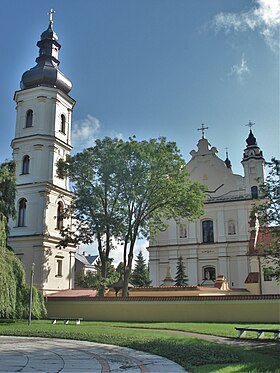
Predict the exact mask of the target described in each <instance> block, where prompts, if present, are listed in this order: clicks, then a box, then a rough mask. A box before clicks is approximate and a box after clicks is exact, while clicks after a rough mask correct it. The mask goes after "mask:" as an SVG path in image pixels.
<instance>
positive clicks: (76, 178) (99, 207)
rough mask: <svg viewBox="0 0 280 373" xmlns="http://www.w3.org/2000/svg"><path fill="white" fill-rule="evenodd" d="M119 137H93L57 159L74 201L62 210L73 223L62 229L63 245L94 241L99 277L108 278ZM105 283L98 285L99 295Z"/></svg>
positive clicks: (116, 213) (116, 225)
mask: <svg viewBox="0 0 280 373" xmlns="http://www.w3.org/2000/svg"><path fill="white" fill-rule="evenodd" d="M121 144H122V141H121V140H119V139H111V138H109V137H106V138H104V139H103V140H96V142H95V146H93V147H91V148H88V149H85V150H84V151H83V152H81V153H78V154H76V155H74V156H73V157H71V156H69V157H68V158H67V160H66V161H65V162H64V161H62V160H60V161H59V163H58V175H59V176H60V177H65V176H69V178H70V181H71V183H72V188H73V192H74V195H75V198H74V201H73V204H72V205H71V206H70V207H69V208H68V209H67V210H66V211H65V215H66V217H67V216H68V217H71V218H72V224H73V227H70V226H67V227H65V228H63V229H62V231H61V233H62V236H63V241H61V245H62V246H67V245H68V244H69V243H74V244H76V245H78V244H80V243H84V244H90V243H92V242H93V241H97V244H98V252H99V257H100V261H101V277H102V278H104V279H106V278H107V268H108V267H107V262H108V261H109V255H110V251H111V250H112V249H113V248H114V245H113V238H114V237H116V238H118V236H119V231H120V229H121V228H120V226H121V221H122V219H123V210H122V208H121V205H120V180H119V179H118V177H117V174H116V170H117V169H118V168H119V167H120V162H121V159H120V157H119V147H120V145H121ZM104 289H105V287H103V288H101V289H100V295H102V293H103V292H104Z"/></svg>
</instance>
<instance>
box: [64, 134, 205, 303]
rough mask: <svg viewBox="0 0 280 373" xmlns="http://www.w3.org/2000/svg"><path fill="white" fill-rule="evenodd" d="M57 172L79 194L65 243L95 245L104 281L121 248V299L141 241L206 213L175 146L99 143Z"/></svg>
mask: <svg viewBox="0 0 280 373" xmlns="http://www.w3.org/2000/svg"><path fill="white" fill-rule="evenodd" d="M58 169H59V175H60V176H61V177H63V176H65V175H69V176H70V180H71V181H72V183H73V190H74V193H75V202H74V205H73V207H72V210H71V215H72V218H73V222H74V224H75V227H74V230H72V231H71V229H70V227H69V228H67V229H64V232H62V234H63V235H64V242H65V243H66V244H67V242H69V241H72V242H76V243H79V242H83V243H91V242H92V241H93V240H94V239H96V240H97V243H98V250H99V255H100V259H101V263H102V277H104V278H106V262H107V261H108V258H109V253H110V251H111V249H112V248H113V247H114V246H113V242H115V243H121V244H122V245H123V268H124V274H123V281H124V287H123V293H122V294H123V296H127V294H128V281H129V276H130V273H131V269H132V262H133V250H134V246H135V242H136V240H137V238H141V237H146V238H148V237H152V236H153V235H154V233H155V232H156V231H158V230H160V229H161V230H164V229H166V226H167V221H168V220H169V219H172V218H174V219H179V218H188V219H189V220H193V219H196V218H198V217H199V216H200V215H201V214H202V212H203V200H204V187H203V186H202V185H201V184H199V183H198V182H194V181H191V180H190V179H189V178H188V174H187V171H186V164H185V161H184V160H183V158H182V156H181V154H180V151H179V150H178V148H177V146H176V144H175V143H174V142H167V141H166V139H165V138H159V139H151V140H149V141H140V142H139V141H136V139H135V138H131V139H129V141H122V140H119V139H110V138H105V139H104V140H97V141H96V143H95V146H94V147H93V148H89V149H86V150H84V151H83V152H82V153H78V154H77V155H75V156H74V157H69V158H68V159H67V161H66V162H63V161H60V163H59V167H58Z"/></svg>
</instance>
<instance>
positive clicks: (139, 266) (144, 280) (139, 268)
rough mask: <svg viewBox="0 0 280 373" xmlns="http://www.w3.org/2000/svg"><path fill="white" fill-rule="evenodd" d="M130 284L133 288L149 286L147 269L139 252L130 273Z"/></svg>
mask: <svg viewBox="0 0 280 373" xmlns="http://www.w3.org/2000/svg"><path fill="white" fill-rule="evenodd" d="M130 282H131V284H132V285H133V286H137V287H144V286H149V285H150V284H151V280H150V277H149V269H148V266H147V264H146V262H145V259H144V257H143V253H142V251H141V250H140V251H139V253H138V255H137V257H136V259H135V267H134V269H133V271H132V273H131V277H130Z"/></svg>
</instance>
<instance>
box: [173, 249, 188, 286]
mask: <svg viewBox="0 0 280 373" xmlns="http://www.w3.org/2000/svg"><path fill="white" fill-rule="evenodd" d="M176 269H177V272H176V277H175V286H187V285H188V277H187V276H186V273H185V271H186V268H185V265H184V262H183V258H182V257H181V256H180V257H179V258H178V261H177V267H176Z"/></svg>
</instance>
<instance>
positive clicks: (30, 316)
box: [28, 263, 35, 325]
mask: <svg viewBox="0 0 280 373" xmlns="http://www.w3.org/2000/svg"><path fill="white" fill-rule="evenodd" d="M34 267H35V263H32V264H31V272H30V297H29V316H28V325H30V324H31V318H32V301H33V298H32V290H33V278H34Z"/></svg>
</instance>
